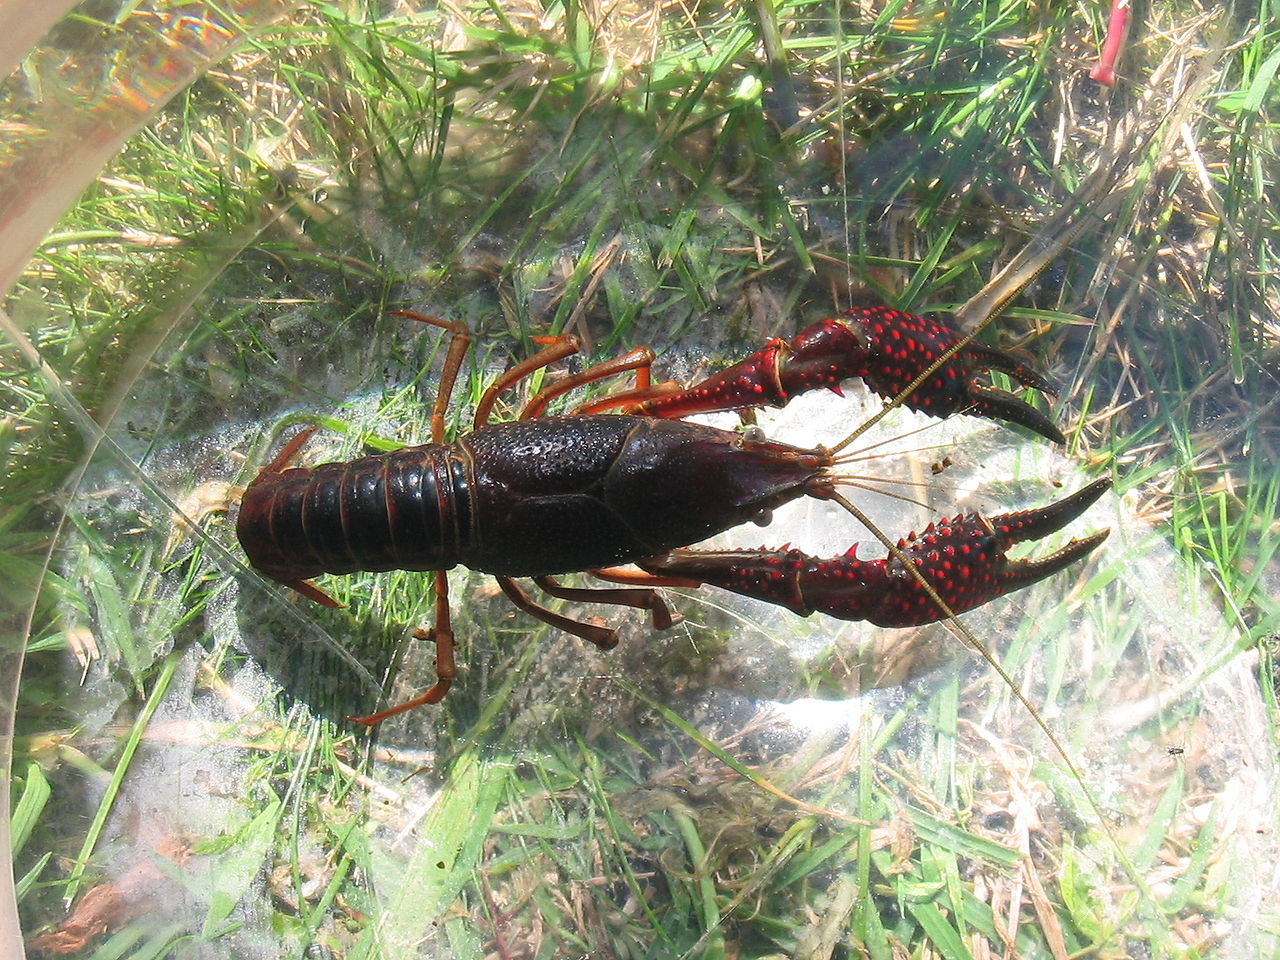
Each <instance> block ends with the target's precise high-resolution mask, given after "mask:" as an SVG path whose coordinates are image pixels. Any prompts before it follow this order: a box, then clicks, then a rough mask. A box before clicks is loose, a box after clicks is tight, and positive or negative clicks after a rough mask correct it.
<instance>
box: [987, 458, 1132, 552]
mask: <svg viewBox="0 0 1280 960" xmlns="http://www.w3.org/2000/svg"><path fill="white" fill-rule="evenodd" d="M1110 489H1111V480H1110V478H1108V477H1101V478H1099V479H1097V480H1095V481H1093V483H1091V484H1089V485H1088V486H1085V487H1082V488H1081V489H1079V490H1077V491H1076V492H1075V493H1073V494H1071V496H1069V497H1063V498H1062V499H1061V500H1058V501H1056V502H1055V503H1051V504H1049V505H1048V506H1046V507H1038V508H1035V509H1032V510H1023V511H1021V512H1019V513H1006V514H1004V515H1002V516H999V517H992V518H991V523H992V524H993V525H994V526H996V527H998V528H1003V529H1005V530H1007V534H1006V535H1007V536H1008V537H1009V541H1010V542H1011V543H1020V542H1022V541H1024V540H1039V539H1040V538H1042V537H1047V536H1048V535H1049V534H1051V533H1057V532H1058V531H1059V530H1061V529H1062V528H1063V527H1065V526H1066V525H1067V524H1069V523H1070V522H1071V521H1072V520H1074V519H1076V517H1078V516H1080V515H1081V514H1082V513H1084V512H1085V511H1086V510H1088V509H1089V508H1090V507H1091V506H1093V505H1094V504H1095V503H1096V502H1097V501H1098V498H1099V497H1101V496H1102V495H1103V494H1104V493H1106V492H1107V491H1108V490H1110ZM1090 539H1092V538H1090ZM1080 542H1084V541H1080ZM1098 542H1099V543H1101V540H1099V541H1098ZM1090 549H1093V548H1092V547H1090ZM1087 552H1088V551H1086V553H1087Z"/></svg>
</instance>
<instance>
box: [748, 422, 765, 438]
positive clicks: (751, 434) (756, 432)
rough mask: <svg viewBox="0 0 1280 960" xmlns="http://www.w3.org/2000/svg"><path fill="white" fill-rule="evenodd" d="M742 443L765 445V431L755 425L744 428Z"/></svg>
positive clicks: (751, 424)
mask: <svg viewBox="0 0 1280 960" xmlns="http://www.w3.org/2000/svg"><path fill="white" fill-rule="evenodd" d="M742 441H743V442H744V443H764V441H765V435H764V429H763V428H761V427H759V426H757V425H756V424H754V423H749V424H747V425H746V426H745V427H743V428H742Z"/></svg>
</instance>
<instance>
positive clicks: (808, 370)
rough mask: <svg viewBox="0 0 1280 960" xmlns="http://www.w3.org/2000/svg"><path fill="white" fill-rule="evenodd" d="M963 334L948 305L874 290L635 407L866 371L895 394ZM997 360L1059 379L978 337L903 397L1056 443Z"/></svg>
mask: <svg viewBox="0 0 1280 960" xmlns="http://www.w3.org/2000/svg"><path fill="white" fill-rule="evenodd" d="M959 339H960V335H959V334H958V333H957V332H956V330H955V328H954V327H953V326H952V324H951V321H950V319H949V317H948V316H947V315H945V314H929V315H925V316H917V315H915V314H910V313H904V312H902V311H901V310H895V309H893V308H892V307H889V306H886V305H884V304H883V303H880V302H878V301H873V300H871V299H870V298H864V300H863V302H862V303H860V304H857V305H855V306H854V307H852V308H851V309H850V310H848V311H847V312H846V313H845V314H844V316H843V317H839V318H835V319H826V320H819V321H818V322H817V323H815V324H813V325H812V326H810V327H807V328H806V329H804V330H802V331H801V332H800V333H799V334H797V335H796V336H795V337H794V338H792V339H791V340H789V341H788V340H781V339H774V340H770V341H769V342H768V343H767V344H766V345H765V346H764V348H763V349H761V350H758V351H757V352H755V353H754V354H752V355H751V356H749V357H747V358H746V359H745V360H743V361H741V362H740V363H736V364H734V365H733V366H731V367H729V368H728V369H727V370H724V371H722V372H721V373H718V374H716V375H715V376H712V377H708V378H707V379H706V380H703V381H701V382H700V383H696V384H694V385H693V386H692V387H690V388H689V389H687V390H684V391H681V392H678V393H674V394H668V395H666V396H661V397H656V398H654V399H651V400H648V401H645V402H643V403H640V404H637V405H635V406H634V407H632V408H630V409H629V412H632V413H639V414H647V415H649V416H657V417H687V416H690V415H692V414H696V413H712V412H715V411H721V410H741V409H745V408H748V407H762V406H774V407H781V406H784V405H785V404H786V403H787V402H788V401H789V400H790V399H791V398H792V397H793V396H795V395H796V394H798V393H804V392H805V391H808V390H816V389H819V388H823V387H825V388H827V389H829V390H834V391H835V392H836V393H839V392H840V384H841V383H842V382H844V381H845V380H850V379H853V378H855V377H856V378H860V379H861V380H862V381H863V382H865V383H866V384H867V386H868V388H870V389H871V390H872V391H874V392H875V393H877V394H878V395H880V396H882V397H885V398H892V397H896V396H898V395H899V394H901V393H902V392H903V391H904V390H906V389H907V387H909V386H910V385H911V384H912V383H913V382H914V381H915V380H916V379H917V378H918V377H919V376H920V375H921V374H922V373H923V372H924V371H925V370H927V369H928V368H929V367H930V366H931V365H932V364H933V363H934V362H935V361H936V360H937V359H938V358H939V357H940V356H942V354H943V353H945V352H946V351H947V350H949V349H950V348H951V347H952V346H954V345H955V343H956V342H957V341H958V340H959ZM987 370H999V371H1002V372H1004V373H1007V374H1008V375H1009V376H1011V377H1013V378H1014V379H1015V380H1017V381H1018V382H1020V383H1022V384H1023V385H1024V386H1028V387H1032V388H1034V389H1036V390H1040V391H1042V392H1048V391H1050V385H1049V383H1048V381H1046V380H1045V379H1044V378H1043V377H1041V376H1040V375H1039V374H1037V373H1035V372H1034V371H1033V370H1031V369H1030V368H1028V367H1026V366H1025V365H1023V364H1021V363H1019V362H1018V361H1017V359H1016V358H1014V357H1012V356H1010V355H1009V354H1007V353H1005V352H1003V351H1001V350H995V349H992V348H990V347H984V346H981V345H979V344H974V343H970V344H968V345H967V346H965V347H964V348H963V349H961V350H960V351H959V352H957V353H956V354H955V355H954V356H952V357H951V358H950V359H949V360H948V361H947V362H946V363H944V364H943V365H942V366H940V367H939V368H938V369H937V370H935V371H934V372H933V373H932V374H931V375H930V376H929V378H928V379H926V380H925V381H924V382H923V383H922V384H920V386H918V387H917V388H916V389H915V390H914V391H913V392H912V393H911V394H909V395H908V396H907V397H906V399H905V400H904V401H903V405H904V406H906V407H909V408H911V409H912V410H918V411H920V412H922V413H929V414H932V415H934V416H937V417H949V416H951V415H952V414H955V413H970V414H973V415H975V416H980V417H988V418H991V419H995V420H1006V421H1008V422H1010V423H1016V424H1019V425H1021V426H1023V427H1026V428H1027V429H1029V430H1033V431H1035V432H1036V433H1038V434H1040V435H1041V436H1042V437H1046V438H1047V439H1049V440H1052V441H1054V442H1055V443H1063V442H1064V438H1063V436H1062V433H1061V432H1060V431H1059V430H1058V428H1057V427H1056V426H1055V425H1054V424H1053V422H1052V421H1051V420H1050V419H1049V418H1048V417H1047V416H1046V415H1045V414H1043V413H1041V412H1040V411H1039V410H1037V409H1036V408H1035V407H1033V406H1031V405H1030V404H1027V403H1025V402H1023V401H1022V400H1020V399H1018V398H1017V397H1015V396H1014V395H1013V394H1011V393H1007V392H1005V391H1003V390H997V389H996V388H994V387H990V386H986V385H982V384H979V383H978V382H977V380H976V377H977V374H978V373H980V372H983V371H987Z"/></svg>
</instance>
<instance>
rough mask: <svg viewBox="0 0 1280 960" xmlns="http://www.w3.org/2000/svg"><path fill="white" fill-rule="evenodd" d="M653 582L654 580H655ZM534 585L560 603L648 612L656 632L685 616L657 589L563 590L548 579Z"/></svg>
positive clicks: (536, 578) (590, 588)
mask: <svg viewBox="0 0 1280 960" xmlns="http://www.w3.org/2000/svg"><path fill="white" fill-rule="evenodd" d="M654 579H656V578H654ZM533 582H534V583H536V584H537V585H538V586H539V587H541V588H542V589H543V590H545V591H546V592H547V593H549V594H551V596H553V597H559V598H560V599H561V600H576V601H579V602H585V603H612V604H617V605H618V606H622V607H636V608H638V609H640V610H648V611H649V612H650V614H651V615H652V623H653V628H654V629H655V630H669V629H671V628H672V627H673V626H675V625H676V624H677V623H679V622H680V621H681V620H683V619H684V617H682V616H680V614H678V613H675V612H674V611H672V609H671V607H669V606H668V605H667V602H666V601H665V600H663V599H662V596H661V595H660V594H659V593H658V591H656V590H650V589H648V588H644V587H636V588H633V589H630V590H626V589H611V588H604V587H562V586H560V584H559V583H557V582H556V581H555V580H553V579H552V578H551V577H534V578H533Z"/></svg>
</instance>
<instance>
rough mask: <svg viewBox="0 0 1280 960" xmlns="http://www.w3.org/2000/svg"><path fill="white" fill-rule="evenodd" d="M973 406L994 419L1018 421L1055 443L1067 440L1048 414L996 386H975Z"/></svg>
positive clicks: (1019, 423)
mask: <svg viewBox="0 0 1280 960" xmlns="http://www.w3.org/2000/svg"><path fill="white" fill-rule="evenodd" d="M973 408H974V412H975V413H978V414H980V415H982V416H985V417H990V418H992V419H994V420H1004V421H1007V422H1008V423H1016V424H1017V425H1018V426H1020V427H1026V428H1027V429H1028V430H1030V431H1032V432H1033V433H1038V434H1040V436H1042V437H1044V438H1045V439H1046V440H1052V441H1053V442H1054V443H1059V444H1062V443H1066V442H1067V438H1066V437H1064V436H1063V435H1062V431H1061V430H1059V429H1058V427H1057V425H1056V424H1054V422H1053V421H1052V420H1050V419H1049V417H1048V416H1047V415H1046V414H1044V413H1042V412H1041V411H1039V410H1037V409H1036V408H1035V407H1033V406H1031V404H1029V403H1026V402H1025V401H1023V400H1019V399H1018V398H1017V397H1015V396H1014V395H1013V394H1011V393H1007V392H1005V391H1004V390H997V389H996V388H995V387H976V388H974V403H973Z"/></svg>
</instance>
